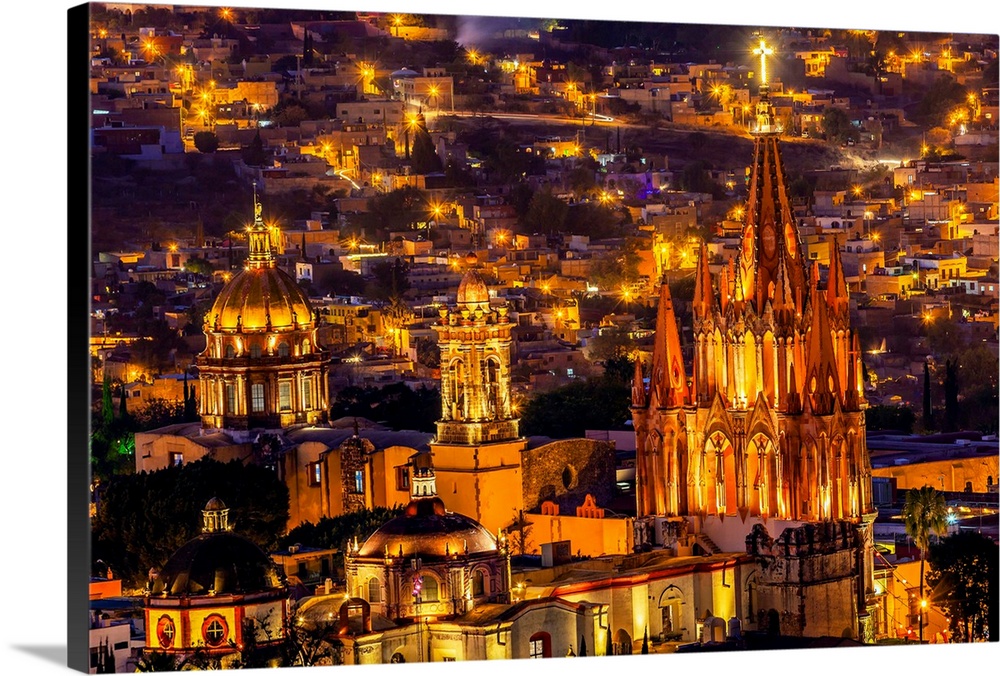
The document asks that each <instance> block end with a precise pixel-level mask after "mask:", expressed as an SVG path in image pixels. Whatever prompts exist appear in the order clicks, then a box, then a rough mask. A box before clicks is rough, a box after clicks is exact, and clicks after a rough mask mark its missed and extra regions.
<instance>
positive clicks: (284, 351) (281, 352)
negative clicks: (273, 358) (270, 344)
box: [278, 342, 291, 357]
mask: <svg viewBox="0 0 1000 676" xmlns="http://www.w3.org/2000/svg"><path fill="white" fill-rule="evenodd" d="M289 354H291V351H290V350H289V349H288V343H285V342H281V343H278V356H279V357H287V356H288V355H289Z"/></svg>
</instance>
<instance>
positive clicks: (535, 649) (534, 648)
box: [528, 631, 552, 660]
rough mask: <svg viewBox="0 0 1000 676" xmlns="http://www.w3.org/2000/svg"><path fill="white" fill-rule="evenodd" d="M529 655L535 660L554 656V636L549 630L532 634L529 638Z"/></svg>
mask: <svg viewBox="0 0 1000 676" xmlns="http://www.w3.org/2000/svg"><path fill="white" fill-rule="evenodd" d="M528 657H529V658H531V659H533V660H536V659H541V658H543V657H552V637H551V636H549V632H547V631H540V632H538V633H536V634H532V635H531V638H529V639H528Z"/></svg>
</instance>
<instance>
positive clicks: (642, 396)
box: [632, 357, 647, 408]
mask: <svg viewBox="0 0 1000 676" xmlns="http://www.w3.org/2000/svg"><path fill="white" fill-rule="evenodd" d="M646 403H647V400H646V384H645V383H644V382H643V380H642V360H641V359H639V358H638V357H636V360H635V371H634V373H633V374H632V405H633V406H635V407H637V408H643V407H644V406H645V405H646Z"/></svg>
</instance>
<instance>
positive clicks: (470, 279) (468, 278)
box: [458, 270, 490, 304]
mask: <svg viewBox="0 0 1000 676" xmlns="http://www.w3.org/2000/svg"><path fill="white" fill-rule="evenodd" d="M458 302H459V304H462V303H489V302H490V292H489V289H488V288H487V287H486V280H485V279H483V276H482V275H480V274H479V273H478V272H476V271H475V270H469V271H468V272H466V273H465V276H464V277H462V283H461V284H459V285H458Z"/></svg>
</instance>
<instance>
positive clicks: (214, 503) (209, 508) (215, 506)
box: [205, 498, 227, 512]
mask: <svg viewBox="0 0 1000 676" xmlns="http://www.w3.org/2000/svg"><path fill="white" fill-rule="evenodd" d="M223 509H227V507H226V503H224V502H223V501H222V500H220V499H219V498H212V499H211V500H209V501H208V502H206V503H205V511H206V512H218V511H221V510H223Z"/></svg>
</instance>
